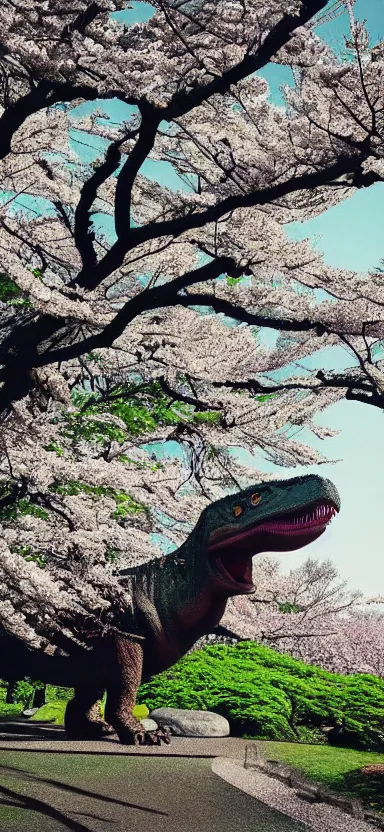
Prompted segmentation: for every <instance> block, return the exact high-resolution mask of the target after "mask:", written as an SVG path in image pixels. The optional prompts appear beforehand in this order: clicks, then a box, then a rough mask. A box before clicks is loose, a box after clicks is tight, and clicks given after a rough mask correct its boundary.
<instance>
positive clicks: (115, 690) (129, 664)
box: [105, 637, 170, 745]
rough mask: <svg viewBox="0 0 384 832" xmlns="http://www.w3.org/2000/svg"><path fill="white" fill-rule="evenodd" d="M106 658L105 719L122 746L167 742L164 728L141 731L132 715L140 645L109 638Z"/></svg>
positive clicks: (141, 651)
mask: <svg viewBox="0 0 384 832" xmlns="http://www.w3.org/2000/svg"><path fill="white" fill-rule="evenodd" d="M109 649H110V652H109V657H108V658H109V661H108V678H107V681H106V687H107V703H106V707H105V718H106V719H107V721H108V722H109V723H110V724H111V725H112V726H113V728H114V729H115V731H116V733H117V735H118V737H119V740H120V742H122V743H125V744H126V745H133V744H134V745H153V744H157V745H160V743H161V740H164V742H167V743H168V742H169V741H170V736H169V732H168V731H167V730H163V729H158V730H157V731H145V729H144V728H143V726H142V725H141V723H140V722H139V720H138V719H136V718H135V717H134V716H133V714H132V708H133V707H134V705H135V702H136V694H137V690H138V687H139V685H140V682H141V673H142V667H143V648H142V646H141V644H140V643H139V642H137V641H134V640H133V639H132V640H131V639H129V638H126V637H124V638H119V637H116V638H114V639H113V642H112V643H111V644H110V648H109Z"/></svg>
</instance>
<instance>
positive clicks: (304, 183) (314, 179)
mask: <svg viewBox="0 0 384 832" xmlns="http://www.w3.org/2000/svg"><path fill="white" fill-rule="evenodd" d="M368 155H369V154H368V152H366V153H364V154H361V155H359V156H358V155H356V154H355V155H353V156H341V157H340V159H338V161H337V162H334V163H333V164H331V165H329V166H327V167H324V168H323V169H322V170H320V171H318V170H317V171H314V172H309V173H304V174H301V175H299V176H297V177H293V178H291V179H289V180H287V181H286V182H280V183H278V184H276V185H272V186H269V187H266V188H262V189H260V190H257V191H252V192H251V193H248V194H243V193H241V194H234V195H232V196H229V197H227V198H226V199H224V200H222V201H221V202H218V203H217V204H216V205H213V206H210V207H209V208H207V209H206V210H205V211H198V212H197V211H195V212H193V213H191V212H189V213H188V214H186V215H184V216H181V217H176V218H174V219H171V220H162V221H161V222H157V223H148V224H147V225H144V226H140V227H139V228H133V229H131V231H130V234H129V236H128V237H127V236H126V235H125V236H124V237H123V238H120V239H118V240H117V242H116V243H114V245H113V246H111V248H110V250H109V251H108V252H107V254H106V255H105V256H104V257H103V259H102V260H101V261H100V262H99V263H98V264H97V266H95V268H93V269H90V270H88V271H85V272H84V273H83V274H82V275H81V278H80V277H78V278H76V282H77V283H78V284H79V285H80V286H82V287H83V288H87V289H95V288H96V287H97V286H98V285H99V284H100V283H101V282H102V281H103V280H104V279H105V278H106V277H108V275H109V274H111V272H113V271H115V270H116V269H118V268H119V267H120V266H121V265H122V264H123V262H124V257H125V256H126V254H127V253H128V252H129V251H132V249H134V248H136V246H138V245H142V244H143V243H146V242H148V241H150V240H153V239H156V238H158V237H166V236H170V237H172V238H173V239H175V238H177V237H179V236H180V235H181V234H183V233H185V232H187V231H191V230H192V229H197V228H203V227H204V226H205V225H208V224H209V223H214V222H216V221H217V220H218V219H220V218H221V217H224V216H225V215H226V214H230V213H231V212H232V211H236V210H237V209H239V208H252V207H255V206H263V205H270V204H273V203H274V202H276V200H278V199H282V198H283V197H286V196H289V195H290V194H293V193H297V192H299V191H306V190H309V191H311V190H314V189H316V188H320V187H322V186H324V185H328V186H332V185H333V184H339V183H337V180H338V179H340V177H342V176H345V175H346V174H350V177H351V178H350V182H349V183H348V184H349V185H350V186H351V187H365V186H368V185H371V184H373V183H374V182H379V181H381V179H382V178H381V176H380V175H379V174H377V173H374V172H373V171H370V172H369V173H367V174H365V173H363V172H362V171H361V169H360V168H361V165H362V163H363V162H364V161H365V160H366V158H367V157H368ZM343 185H344V187H345V186H346V183H345V182H344V183H343Z"/></svg>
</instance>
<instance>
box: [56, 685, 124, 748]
mask: <svg viewBox="0 0 384 832" xmlns="http://www.w3.org/2000/svg"><path fill="white" fill-rule="evenodd" d="M103 693H104V689H103V688H101V687H98V686H97V685H96V684H94V685H92V684H91V683H88V684H86V683H83V684H81V685H77V686H76V687H75V696H74V698H73V699H71V701H70V702H68V705H67V708H66V711H65V720H64V722H65V733H66V736H67V738H68V739H69V740H97V739H100V738H101V737H102V736H103V735H105V734H108V733H111V732H112V730H113V729H112V728H111V726H110V725H108V723H107V722H105V721H104V720H103V719H102V716H101V711H100V699H102V696H103Z"/></svg>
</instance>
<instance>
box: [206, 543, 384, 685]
mask: <svg viewBox="0 0 384 832" xmlns="http://www.w3.org/2000/svg"><path fill="white" fill-rule="evenodd" d="M254 582H255V586H256V591H255V593H254V594H253V595H250V596H246V597H244V596H243V597H237V598H233V599H231V600H230V602H229V603H228V606H227V611H226V613H225V616H224V618H223V619H222V625H223V626H224V627H227V629H228V630H229V631H230V632H231V633H232V634H233V635H236V636H238V637H240V638H250V639H255V640H256V641H258V642H260V643H265V644H268V645H270V646H271V647H274V648H276V649H277V650H279V651H281V652H285V653H289V654H290V655H291V656H293V657H294V658H298V659H302V660H303V661H305V662H307V663H309V664H315V665H318V666H320V667H323V668H324V669H325V670H330V671H332V672H333V673H343V674H350V673H373V674H374V675H375V676H380V677H381V678H383V677H384V612H383V608H382V605H381V604H380V598H377V599H374V598H373V599H369V598H364V596H363V595H362V593H361V592H351V591H349V590H348V588H347V582H346V581H340V578H339V575H338V572H337V569H336V568H335V567H334V565H333V564H332V563H331V562H330V561H324V562H323V563H320V562H318V561H316V560H313V559H308V560H307V561H306V562H305V563H303V564H302V566H300V567H298V568H297V569H292V570H291V571H290V572H289V573H288V574H282V572H281V567H280V564H279V562H278V561H276V560H275V559H273V558H270V557H269V558H268V557H264V558H260V559H256V560H255V565H254Z"/></svg>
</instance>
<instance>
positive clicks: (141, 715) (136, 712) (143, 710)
mask: <svg viewBox="0 0 384 832" xmlns="http://www.w3.org/2000/svg"><path fill="white" fill-rule="evenodd" d="M132 714H133V716H135V717H136V719H146V718H147V716H149V710H148V708H147V706H146V705H135V707H134V708H132Z"/></svg>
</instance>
